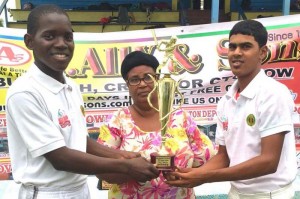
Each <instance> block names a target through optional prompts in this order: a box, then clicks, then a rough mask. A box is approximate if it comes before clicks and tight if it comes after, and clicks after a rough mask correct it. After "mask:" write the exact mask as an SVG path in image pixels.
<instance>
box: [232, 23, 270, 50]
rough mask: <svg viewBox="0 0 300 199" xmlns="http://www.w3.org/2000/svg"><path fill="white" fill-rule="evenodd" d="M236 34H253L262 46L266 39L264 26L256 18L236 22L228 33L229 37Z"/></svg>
mask: <svg viewBox="0 0 300 199" xmlns="http://www.w3.org/2000/svg"><path fill="white" fill-rule="evenodd" d="M236 34H242V35H249V36H253V37H254V40H255V41H256V42H257V43H258V45H259V47H263V46H264V45H266V44H267V41H268V32H267V30H266V28H265V27H264V26H263V25H262V24H261V23H260V22H259V21H256V20H243V21H240V22H238V23H236V24H235V25H234V26H233V28H232V29H231V31H230V33H229V39H230V37H231V36H232V35H236Z"/></svg>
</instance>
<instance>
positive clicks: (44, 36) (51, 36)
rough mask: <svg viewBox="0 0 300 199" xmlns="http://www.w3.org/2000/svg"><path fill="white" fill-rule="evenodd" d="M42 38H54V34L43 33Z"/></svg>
mask: <svg viewBox="0 0 300 199" xmlns="http://www.w3.org/2000/svg"><path fill="white" fill-rule="evenodd" d="M43 38H44V39H46V40H51V39H53V38H54V36H53V35H52V34H45V35H43Z"/></svg>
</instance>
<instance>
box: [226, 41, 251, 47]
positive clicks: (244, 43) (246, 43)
mask: <svg viewBox="0 0 300 199" xmlns="http://www.w3.org/2000/svg"><path fill="white" fill-rule="evenodd" d="M243 45H253V44H252V43H251V42H247V41H246V42H242V43H232V42H230V43H229V45H228V46H243Z"/></svg>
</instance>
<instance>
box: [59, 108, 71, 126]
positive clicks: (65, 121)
mask: <svg viewBox="0 0 300 199" xmlns="http://www.w3.org/2000/svg"><path fill="white" fill-rule="evenodd" d="M57 118H58V123H59V125H60V127H61V128H65V127H67V126H71V122H70V120H69V118H68V116H67V115H66V113H65V111H64V110H61V109H58V117H57Z"/></svg>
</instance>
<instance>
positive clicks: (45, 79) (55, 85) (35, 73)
mask: <svg viewBox="0 0 300 199" xmlns="http://www.w3.org/2000/svg"><path fill="white" fill-rule="evenodd" d="M28 73H30V74H31V76H32V78H34V79H35V80H36V81H37V82H38V83H39V84H40V85H41V86H43V87H45V88H46V89H48V90H49V91H51V92H52V93H54V94H57V93H59V92H60V91H61V90H62V89H63V88H65V87H67V88H69V89H72V86H71V85H70V82H69V79H68V78H67V77H66V75H65V74H63V76H64V79H65V81H66V83H65V84H62V83H61V82H59V81H57V80H56V79H54V78H52V77H50V76H49V75H47V74H45V73H44V72H42V71H41V70H40V69H39V68H38V67H37V66H36V65H35V64H33V65H32V66H31V67H30V69H29V70H28Z"/></svg>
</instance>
